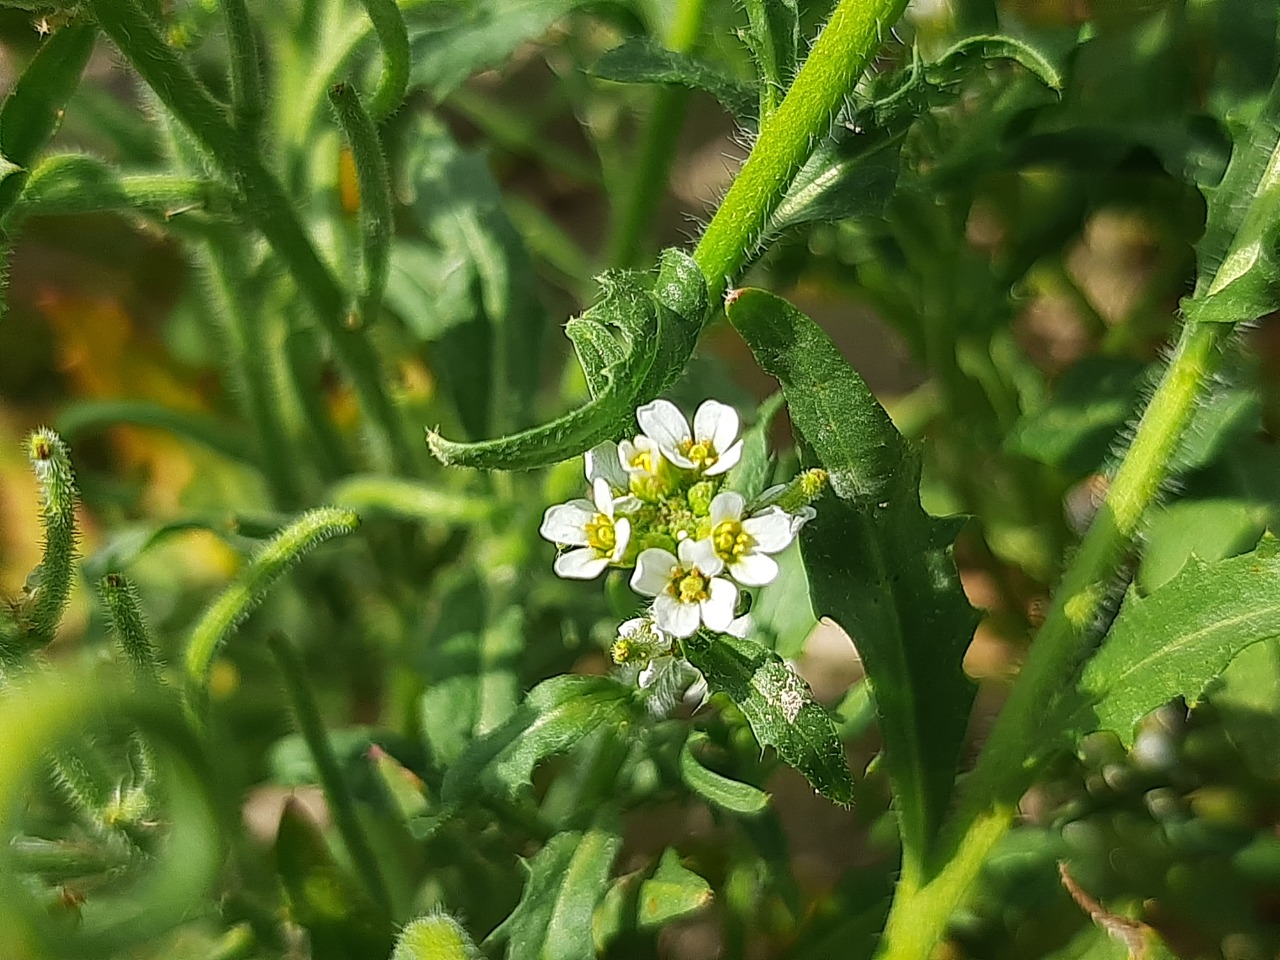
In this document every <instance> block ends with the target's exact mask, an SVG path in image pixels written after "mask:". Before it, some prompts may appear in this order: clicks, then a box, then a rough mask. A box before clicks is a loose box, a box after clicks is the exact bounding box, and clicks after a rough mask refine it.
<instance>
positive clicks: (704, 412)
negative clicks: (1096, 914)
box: [693, 400, 738, 452]
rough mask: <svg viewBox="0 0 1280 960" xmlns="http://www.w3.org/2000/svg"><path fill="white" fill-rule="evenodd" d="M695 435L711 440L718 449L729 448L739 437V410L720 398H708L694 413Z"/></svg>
mask: <svg viewBox="0 0 1280 960" xmlns="http://www.w3.org/2000/svg"><path fill="white" fill-rule="evenodd" d="M693 436H694V439H696V440H710V441H711V445H712V446H713V447H715V448H716V451H717V452H719V451H721V450H728V449H729V446H730V445H731V444H732V443H733V441H734V440H737V439H738V411H737V410H735V409H733V407H731V406H729V405H728V404H724V403H721V402H720V401H719V400H708V401H706V402H705V403H703V404H702V406H700V407H698V412H697V413H695V414H694V415H693Z"/></svg>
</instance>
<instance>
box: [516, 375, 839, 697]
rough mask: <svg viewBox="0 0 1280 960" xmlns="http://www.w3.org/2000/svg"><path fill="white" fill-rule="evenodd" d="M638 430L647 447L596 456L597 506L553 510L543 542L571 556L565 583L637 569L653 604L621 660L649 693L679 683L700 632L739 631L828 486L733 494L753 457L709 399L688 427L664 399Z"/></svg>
mask: <svg viewBox="0 0 1280 960" xmlns="http://www.w3.org/2000/svg"><path fill="white" fill-rule="evenodd" d="M636 421H637V423H638V424H639V425H640V430H641V432H640V434H639V435H638V436H636V437H634V438H632V439H631V440H624V441H622V442H621V443H612V442H607V443H602V444H600V445H599V446H597V447H595V448H594V449H592V450H591V451H590V452H588V453H587V456H586V475H587V482H588V484H589V485H590V498H589V499H586V498H584V499H579V500H572V501H570V502H569V503H563V504H557V505H556V506H553V507H550V508H549V509H548V510H547V512H546V515H545V516H544V517H543V521H542V528H541V531H540V532H541V534H542V536H543V537H545V538H546V539H548V540H550V541H552V542H553V543H556V544H559V545H560V546H561V547H564V548H568V549H565V550H562V552H561V553H560V554H559V555H558V556H557V558H556V561H555V571H556V573H557V574H559V575H560V576H562V577H568V578H572V579H583V580H589V579H592V578H594V577H598V576H599V575H600V574H602V573H603V572H604V571H605V570H606V569H607V568H609V567H611V566H612V567H619V568H634V570H633V573H632V575H631V587H632V589H634V590H635V591H636V592H637V593H639V594H641V595H643V596H645V597H651V598H652V604H651V606H650V609H649V612H648V614H647V615H646V616H644V617H639V618H636V619H634V620H629V621H627V622H626V623H624V624H623V625H622V627H621V628H620V630H619V635H618V639H617V640H616V641H615V643H614V647H613V658H614V661H615V662H616V663H618V664H619V665H623V666H638V667H639V668H640V670H639V673H638V674H637V679H638V681H639V683H640V685H641V686H645V687H648V686H651V685H652V684H653V683H655V682H656V678H657V677H659V675H661V676H663V677H668V676H670V674H671V670H670V668H669V665H670V663H671V662H672V657H673V656H674V651H675V644H674V641H676V640H682V639H684V638H686V637H690V636H692V635H693V634H694V633H696V632H697V631H698V630H699V629H706V630H710V631H713V632H716V633H725V632H731V631H732V629H733V628H732V626H731V625H732V624H734V617H735V613H736V611H737V607H738V600H739V588H740V587H762V586H764V585H766V584H768V583H771V582H773V580H774V579H776V578H777V576H778V563H777V561H776V560H775V559H774V555H775V554H777V553H779V552H781V551H782V550H785V549H786V548H787V546H788V545H789V544H790V543H791V541H792V540H794V539H795V537H796V534H797V532H798V531H799V530H800V527H801V526H803V525H804V523H805V522H806V521H807V520H809V519H810V518H812V517H813V515H814V512H813V508H812V507H810V506H808V503H809V501H810V500H812V499H814V498H815V497H816V496H817V494H818V493H819V492H820V491H821V489H822V487H823V485H824V484H825V480H826V477H825V474H823V473H822V472H821V471H808V472H806V473H803V474H801V475H800V476H799V477H798V478H796V480H795V481H793V482H792V483H790V484H784V485H781V486H777V487H773V488H771V489H769V490H766V491H765V492H764V493H762V494H761V495H760V496H758V497H756V498H754V499H753V500H750V501H749V500H748V499H747V497H746V496H744V495H743V494H742V493H740V492H738V491H736V490H732V489H727V486H728V475H729V471H731V470H732V469H733V468H734V467H735V466H736V465H737V464H738V463H739V461H740V460H741V458H742V452H743V442H742V440H741V439H739V438H738V433H739V421H738V414H737V411H735V410H734V409H733V408H732V407H729V406H726V405H725V404H723V403H719V402H717V401H715V400H708V401H706V402H705V403H703V404H702V405H701V406H700V407H698V410H697V412H696V413H695V414H694V418H693V426H692V427H690V425H689V421H688V420H686V419H685V417H684V415H683V414H682V413H681V412H680V410H679V409H678V408H677V407H676V406H675V405H674V404H672V403H670V402H669V401H666V400H655V401H653V402H652V403H649V404H645V405H644V406H642V407H640V408H639V409H638V410H637V411H636ZM679 662H680V663H682V664H683V660H680V661H679ZM685 667H687V664H685ZM690 669H691V668H690Z"/></svg>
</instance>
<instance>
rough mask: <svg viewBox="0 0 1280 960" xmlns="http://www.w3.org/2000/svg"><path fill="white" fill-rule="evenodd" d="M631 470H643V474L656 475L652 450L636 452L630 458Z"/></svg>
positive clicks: (656, 467) (656, 469)
mask: <svg viewBox="0 0 1280 960" xmlns="http://www.w3.org/2000/svg"><path fill="white" fill-rule="evenodd" d="M631 469H632V470H643V471H644V472H645V473H657V472H658V466H657V464H655V463H654V462H653V451H652V450H637V451H636V455H635V456H634V457H632V458H631Z"/></svg>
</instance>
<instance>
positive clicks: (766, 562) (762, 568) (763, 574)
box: [729, 553, 778, 587]
mask: <svg viewBox="0 0 1280 960" xmlns="http://www.w3.org/2000/svg"><path fill="white" fill-rule="evenodd" d="M729 574H730V575H731V576H732V577H733V579H735V580H737V581H738V582H739V583H740V584H742V585H743V586H744V587H763V586H764V585H765V584H766V583H773V581H774V580H776V579H777V578H778V561H777V560H775V559H773V557H770V556H766V555H765V554H763V553H748V554H747V555H746V556H744V557H739V558H738V559H737V560H735V561H734V562H733V563H731V564H729Z"/></svg>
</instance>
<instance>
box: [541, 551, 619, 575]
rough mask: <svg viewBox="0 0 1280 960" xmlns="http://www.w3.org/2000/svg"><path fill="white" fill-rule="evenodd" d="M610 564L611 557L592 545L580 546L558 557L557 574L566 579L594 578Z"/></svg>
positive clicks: (556, 563)
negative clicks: (598, 551)
mask: <svg viewBox="0 0 1280 960" xmlns="http://www.w3.org/2000/svg"><path fill="white" fill-rule="evenodd" d="M607 566H609V558H608V557H602V556H600V554H598V553H596V552H595V551H594V550H592V549H591V548H590V547H580V548H579V549H577V550H570V551H569V552H568V553H562V554H560V556H558V557H556V562H555V567H554V569H555V571H556V574H557V576H561V577H564V578H565V579H566V580H594V579H595V578H596V577H598V576H600V574H602V573H604V568H605V567H607Z"/></svg>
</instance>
